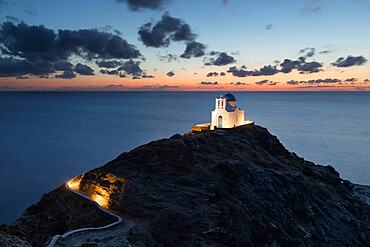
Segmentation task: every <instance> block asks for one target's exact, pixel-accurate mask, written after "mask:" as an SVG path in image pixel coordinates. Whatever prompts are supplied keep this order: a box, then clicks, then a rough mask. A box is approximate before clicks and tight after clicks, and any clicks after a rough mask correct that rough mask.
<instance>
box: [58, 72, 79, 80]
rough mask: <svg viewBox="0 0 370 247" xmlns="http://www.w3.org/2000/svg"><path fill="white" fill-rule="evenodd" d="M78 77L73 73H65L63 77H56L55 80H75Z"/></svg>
mask: <svg viewBox="0 0 370 247" xmlns="http://www.w3.org/2000/svg"><path fill="white" fill-rule="evenodd" d="M75 77H76V74H75V73H73V72H72V71H64V72H63V74H61V75H55V78H59V79H73V78H75Z"/></svg>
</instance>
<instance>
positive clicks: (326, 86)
mask: <svg viewBox="0 0 370 247" xmlns="http://www.w3.org/2000/svg"><path fill="white" fill-rule="evenodd" d="M333 87H337V86H331V85H315V86H300V87H298V88H333Z"/></svg>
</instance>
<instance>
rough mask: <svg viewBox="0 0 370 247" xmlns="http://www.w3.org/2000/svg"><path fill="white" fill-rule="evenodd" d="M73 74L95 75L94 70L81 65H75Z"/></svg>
mask: <svg viewBox="0 0 370 247" xmlns="http://www.w3.org/2000/svg"><path fill="white" fill-rule="evenodd" d="M75 72H77V73H78V74H80V75H95V73H94V70H93V69H92V68H91V67H89V66H87V65H85V64H81V63H78V64H77V65H76V67H75Z"/></svg>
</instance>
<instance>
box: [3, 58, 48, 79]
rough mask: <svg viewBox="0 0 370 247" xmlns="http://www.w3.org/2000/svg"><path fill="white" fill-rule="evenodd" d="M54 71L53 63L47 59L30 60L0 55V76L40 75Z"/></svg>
mask: <svg viewBox="0 0 370 247" xmlns="http://www.w3.org/2000/svg"><path fill="white" fill-rule="evenodd" d="M54 72H55V70H54V65H53V63H52V62H49V61H34V62H30V61H28V60H21V59H15V58H1V57H0V77H16V76H22V75H34V76H40V75H48V74H51V73H54Z"/></svg>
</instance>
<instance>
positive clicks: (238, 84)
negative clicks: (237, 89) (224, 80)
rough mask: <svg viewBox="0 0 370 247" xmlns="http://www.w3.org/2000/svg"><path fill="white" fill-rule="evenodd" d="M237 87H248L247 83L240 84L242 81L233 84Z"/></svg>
mask: <svg viewBox="0 0 370 247" xmlns="http://www.w3.org/2000/svg"><path fill="white" fill-rule="evenodd" d="M233 84H234V85H235V86H245V85H246V83H245V82H240V81H238V82H235V83H233Z"/></svg>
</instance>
